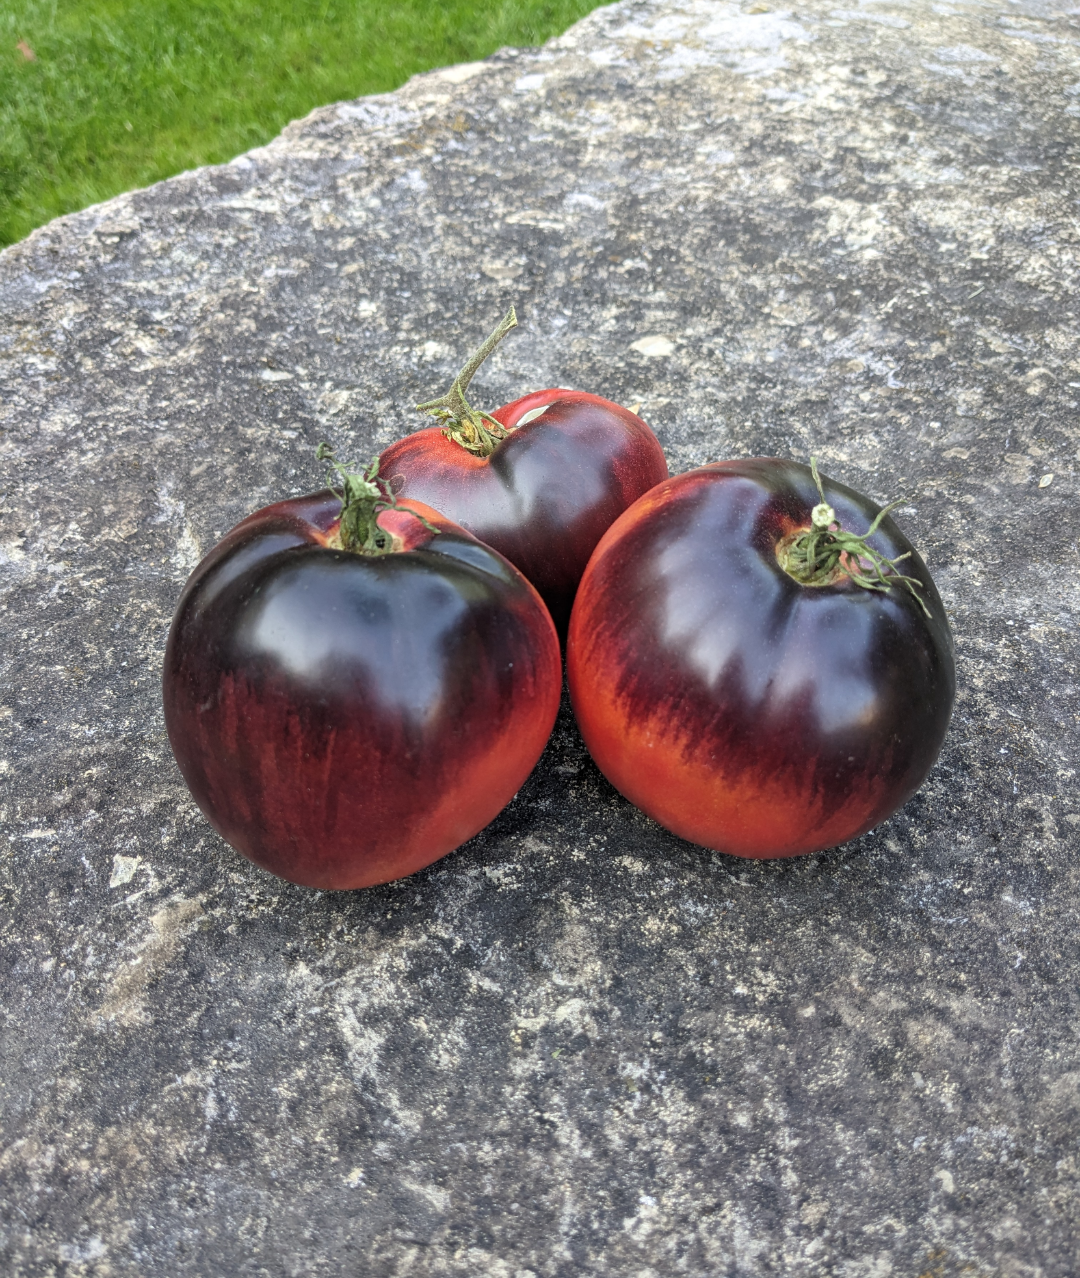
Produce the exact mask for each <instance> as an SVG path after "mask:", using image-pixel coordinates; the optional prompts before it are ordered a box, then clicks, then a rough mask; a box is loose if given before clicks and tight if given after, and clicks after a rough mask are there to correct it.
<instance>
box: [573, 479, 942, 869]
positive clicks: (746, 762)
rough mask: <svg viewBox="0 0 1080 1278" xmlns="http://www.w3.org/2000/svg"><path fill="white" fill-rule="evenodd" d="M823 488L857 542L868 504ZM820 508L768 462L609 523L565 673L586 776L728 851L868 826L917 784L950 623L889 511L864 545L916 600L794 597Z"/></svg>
mask: <svg viewBox="0 0 1080 1278" xmlns="http://www.w3.org/2000/svg"><path fill="white" fill-rule="evenodd" d="M824 489H825V496H826V499H827V502H828V504H830V505H831V506H832V507H833V508H834V510H835V514H836V517H837V519H838V520H839V522H840V525H841V526H842V527H843V528H844V529H849V530H851V529H853V530H855V531H856V532H858V533H860V534H861V533H865V532H866V531H867V529H868V528H869V526H870V525H871V523H872V522H873V520H874V518H875V517H876V516H877V515H878V513H879V509H880V508H879V507H878V506H877V505H875V504H874V503H873V502H872V501H870V500H869V499H868V498H866V497H863V496H861V495H860V494H859V493H857V492H855V491H854V490H853V489H851V488H847V487H845V486H844V485H842V484H837V483H832V482H830V481H827V480H826V481H825V483H824ZM818 502H819V494H818V492H817V490H816V488H815V484H814V480H813V477H812V475H811V472H810V470H809V469H808V468H807V467H806V466H802V465H799V464H798V463H795V462H788V461H781V460H777V459H774V458H753V459H749V460H743V461H731V462H721V463H717V464H715V465H710V466H704V467H702V468H700V469H698V470H695V471H691V472H690V473H689V474H685V475H680V476H678V477H676V478H674V479H670V480H668V481H666V482H665V483H663V484H661V485H659V486H658V487H657V488H655V489H653V490H652V491H651V492H650V493H648V494H647V495H646V496H645V497H643V498H641V499H640V500H639V501H638V502H636V503H635V505H633V506H632V507H631V508H630V509H629V510H628V511H627V512H626V513H625V514H624V515H622V516H621V517H620V519H619V520H617V521H616V523H615V524H613V525H612V527H611V528H610V529H609V530H608V532H607V533H606V534H605V536H604V538H603V540H602V541H601V542H600V544H599V545H598V546H597V549H596V551H595V553H594V555H593V557H592V559H591V561H590V563H589V565H588V568H587V570H586V572H585V575H584V577H583V579H582V582H581V586H580V588H579V591H578V596H577V601H576V603H575V605H574V611H573V616H572V618H571V623H570V632H569V639H568V643H567V677H568V681H569V686H570V695H571V700H572V702H573V706H574V712H575V714H576V716H577V720H578V724H579V726H580V728H581V732H582V735H583V736H584V739H585V743H586V745H587V746H588V748H589V751H590V753H591V754H592V757H593V758H594V760H595V761H596V763H597V765H598V766H599V768H600V769H601V771H602V772H603V773H604V775H605V776H606V777H607V778H608V779H609V780H610V781H611V782H612V784H613V785H614V786H616V788H617V789H619V790H620V791H621V792H622V793H623V794H624V795H625V796H626V797H627V798H628V799H629V800H630V801H631V802H632V803H634V804H636V805H637V806H638V807H640V808H641V809H642V810H643V811H645V812H646V813H648V814H649V815H650V816H651V817H653V818H654V819H655V820H657V821H658V822H660V824H662V825H664V826H666V827H667V828H668V829H669V830H672V831H674V832H675V833H676V834H678V835H681V836H682V837H683V838H685V839H688V840H690V841H691V842H694V843H698V844H702V845H704V846H706V847H709V848H714V849H717V850H718V851H721V852H726V853H730V854H733V855H736V856H743V857H785V856H797V855H799V854H802V853H806V852H813V851H818V850H821V849H824V848H828V847H833V846H835V845H837V844H840V843H843V842H845V841H847V840H848V839H852V838H854V837H856V836H857V835H859V834H863V833H865V832H866V831H867V830H870V829H872V828H873V827H874V826H875V825H877V824H879V823H880V822H881V821H883V820H884V819H885V818H886V817H888V816H890V815H891V814H892V813H893V812H895V811H896V810H897V809H898V808H899V807H900V806H901V805H902V804H903V803H904V802H905V801H906V800H907V799H908V798H909V797H910V796H911V795H912V794H913V793H914V792H915V791H916V790H917V789H918V787H919V786H920V785H921V784H922V782H923V780H924V779H925V777H926V775H927V773H928V772H929V770H930V768H931V766H932V765H933V763H934V761H935V759H936V758H937V756H938V753H939V751H940V749H941V745H942V742H943V740H944V737H945V732H946V729H947V726H948V723H949V717H950V713H951V710H952V704H953V698H954V695H955V672H954V664H953V647H952V637H951V634H950V631H949V625H948V621H947V618H946V615H945V610H944V607H943V605H942V602H941V599H940V597H939V595H938V592H937V590H936V589H935V587H934V583H933V580H932V579H931V577H930V574H929V572H928V570H927V568H926V565H925V564H924V563H923V561H922V560H921V559H920V558H919V556H918V554H917V553H916V552H915V551H914V549H913V548H912V547H911V545H910V543H909V542H908V541H907V539H906V538H905V537H904V535H903V534H902V533H901V532H900V530H899V529H898V528H897V526H896V524H895V523H894V522H893V520H892V519H891V518H890V517H888V516H886V517H885V518H884V520H883V521H882V523H881V526H880V528H879V529H878V531H877V532H876V533H875V534H874V535H873V536H872V537H871V538H869V539H868V541H869V544H870V545H871V546H872V547H873V548H874V549H875V550H877V551H878V552H879V553H880V554H882V555H883V556H885V557H886V558H887V559H890V560H892V559H896V558H897V557H899V556H905V555H907V556H909V557H907V558H904V559H903V560H902V562H901V563H900V565H899V566H898V568H897V569H896V572H898V573H903V574H905V575H907V576H909V577H910V578H911V579H912V581H913V583H914V584H913V585H912V586H911V588H903V587H902V585H895V584H894V585H893V587H892V588H891V589H889V590H888V591H884V592H882V591H876V590H869V589H863V588H861V587H860V586H858V585H857V584H856V583H855V582H853V581H852V580H851V579H850V577H848V576H846V575H843V574H841V575H839V576H838V578H837V579H836V580H835V581H833V582H831V583H830V584H827V585H824V586H807V585H802V584H800V583H799V582H798V581H796V580H794V579H793V578H792V577H791V576H790V575H789V574H788V573H787V572H786V571H785V570H784V568H783V567H781V565H780V562H779V560H778V558H777V551H778V548H779V547H781V546H782V544H783V543H784V539H785V538H789V537H790V536H791V534H792V533H794V532H796V531H797V530H800V529H808V528H810V526H811V511H812V510H814V508H815V507H817V506H818Z"/></svg>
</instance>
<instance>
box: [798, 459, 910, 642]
mask: <svg viewBox="0 0 1080 1278" xmlns="http://www.w3.org/2000/svg"><path fill="white" fill-rule="evenodd" d="M810 473H811V474H812V475H813V476H814V483H815V484H816V485H817V490H818V496H819V497H820V498H821V501H820V502H819V504H818V505H816V506H815V507H814V509H813V510H812V511H811V512H810V527H809V528H805V529H802V530H801V531H799V532H797V533H792V534H789V536H787V537H784V538H783V539H782V540H781V541H780V542H779V543H778V545H777V547H776V558H777V560H778V561H779V564H780V567H781V568H783V570H784V571H785V572H786V573H787V574H788V576H789V577H793V578H794V579H795V580H796V581H797V582H798V583H799V584H800V585H802V586H831V585H832V584H833V583H834V582H835V581H837V580H838V579H839V578H840V577H847V578H848V579H849V580H850V581H853V582H854V583H855V585H856V586H861V587H862V588H863V590H877V591H880V592H882V593H883V594H885V593H888V592H889V591H890V590H891V589H892V588H893V586H894V585H902V586H904V587H905V588H906V589H907V590H908V591H910V593H911V595H912V597H913V598H914V599H915V600H917V602H918V604H919V607H920V608H922V610H923V612H924V613H926V615H927V616H928V617H929V616H930V610H929V608H927V606H926V603H925V601H924V600H923V597H922V595H920V594H919V593H918V591H919V590H922V588H923V584H922V582H921V581H919V580H918V578H917V577H905V576H904V575H903V574H902V573H899V572H897V571H896V565H897V564H899V563H902V562H903V561H904V560H905V559H908V558H910V556H911V551H910V550H909V551H907V552H906V553H905V554H902V555H897V556H896V558H895V559H888V558H886V557H885V556H884V555H882V554H880V553H879V552H878V551H876V550H875V549H874V548H873V546H871V545H870V544H869V541H868V538H870V537H872V536H873V535H874V533H876V532H877V530H878V528H880V527H881V521H882V520H883V519H884V518H885V516H886V515H887V514H888V513H889V512H890V511H891V510H895V509H896V507H897V506H900V505H902V504H903V502H902V501H894V502H890V504H889V505H888V506H885V507H884V508H883V509H881V510H879V511H878V513H877V517H876V518H875V520H874V522H873V523H872V524H871V525H870V527H869V528H868V529H867V530H866V532H864V533H863V534H862V535H861V536H859V535H858V534H856V533H851V532H845V531H844V529H842V528H841V527H840V525H839V523H838V522H837V519H836V511H835V510H833V508H832V506H830V505H829V503H828V502H827V501H826V500H825V490H824V488H823V487H822V484H821V476H820V475H819V474H818V468H817V458H816V457H811V458H810Z"/></svg>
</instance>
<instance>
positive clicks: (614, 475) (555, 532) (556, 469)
mask: <svg viewBox="0 0 1080 1278" xmlns="http://www.w3.org/2000/svg"><path fill="white" fill-rule="evenodd" d="M491 416H492V417H494V418H495V419H496V420H497V421H498V422H499V423H500V424H501V425H502V426H504V427H506V428H507V429H508V430H509V431H510V433H509V435H507V437H506V438H504V439H502V440H501V441H500V442H498V443H497V445H496V446H495V448H494V451H493V452H492V453H491V454H490V455H489V456H477V455H475V454H474V453H471V452H469V451H467V450H466V449H465V448H463V447H461V445H460V444H458V443H457V442H456V441H455V440H453V439H451V438H449V436H448V435H447V434H446V433H444V431H443V430H441V429H439V428H438V427H428V428H427V429H425V430H419V431H416V432H415V433H414V434H412V435H408V436H406V437H405V438H404V439H400V440H398V441H397V443H395V444H392V445H391V446H390V447H389V448H387V449H386V450H385V451H384V452H383V454H382V456H381V458H380V469H381V472H382V474H383V475H385V476H387V477H388V478H390V479H391V481H392V482H393V484H394V487H395V491H396V492H397V493H398V495H399V497H401V498H402V499H404V500H408V501H422V502H424V503H425V504H426V505H428V506H431V507H433V508H434V509H435V510H440V511H442V513H443V514H444V515H446V516H447V518H449V519H452V520H454V522H455V523H458V524H460V525H461V527H463V528H466V529H468V531H469V532H471V533H473V534H474V535H475V536H476V537H479V539H480V540H481V541H483V542H485V543H486V544H487V545H489V546H493V547H494V548H495V549H496V550H498V551H499V553H500V554H502V555H505V556H506V558H507V559H509V560H510V562H511V563H512V564H514V565H515V566H516V567H517V568H519V569H520V570H521V571H522V572H523V573H524V574H525V576H526V577H528V579H529V580H530V581H531V582H532V583H533V585H534V586H535V587H536V589H537V590H538V591H539V592H540V595H541V597H542V598H543V600H544V602H545V603H546V604H547V606H548V608H549V610H550V611H551V615H552V618H553V619H554V621H555V625H556V628H557V629H558V631H559V633H560V634H565V632H566V626H567V623H568V621H569V617H570V609H571V606H572V604H573V601H574V594H575V592H576V590H577V586H578V582H579V581H580V580H581V574H582V573H583V572H584V570H585V565H586V564H587V563H588V561H589V556H590V555H591V554H592V552H593V550H594V548H595V547H596V544H597V542H598V541H599V540H600V538H601V537H602V536H603V535H604V533H605V532H606V531H607V529H608V528H609V527H610V525H611V524H612V523H613V521H614V520H615V519H617V518H618V516H619V515H621V514H622V512H623V511H624V510H626V508H627V507H628V506H630V505H631V504H632V503H633V502H634V501H636V500H637V499H638V498H639V497H640V496H641V495H642V494H643V493H646V492H648V490H649V489H650V488H652V487H653V485H654V484H657V483H659V482H660V481H661V480H663V479H666V478H667V474H668V469H667V462H666V461H665V459H664V453H663V450H662V449H661V447H660V443H659V441H658V440H657V438H656V436H655V435H654V434H653V432H652V431H651V430H650V429H649V427H648V426H647V425H646V424H645V422H643V421H642V420H641V418H640V417H638V416H637V415H636V414H635V413H632V412H630V411H629V409H626V408H623V407H621V406H620V405H618V404H614V403H612V402H611V401H610V400H606V399H603V398H601V397H600V396H599V395H591V394H589V393H587V392H585V391H569V390H558V389H549V390H542V391H534V392H532V393H531V394H529V395H526V396H524V397H522V398H521V399H518V400H515V401H514V402H513V403H511V404H506V405H504V406H503V407H502V408H499V409H497V410H496V411H495V412H494V413H492V414H491Z"/></svg>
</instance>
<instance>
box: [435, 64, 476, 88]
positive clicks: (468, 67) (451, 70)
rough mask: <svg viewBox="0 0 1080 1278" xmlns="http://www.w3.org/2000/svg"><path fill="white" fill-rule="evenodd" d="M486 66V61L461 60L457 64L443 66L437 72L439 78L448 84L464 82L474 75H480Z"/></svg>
mask: <svg viewBox="0 0 1080 1278" xmlns="http://www.w3.org/2000/svg"><path fill="white" fill-rule="evenodd" d="M486 66H487V63H485V62H459V63H458V64H457V65H456V66H452V67H443V69H442V70H441V71H437V72H436V73H435V74H436V77H437V78H438V79H440V80H445V81H446V83H447V84H464V83H465V81H466V80H471V79H472V78H473V76H476V75H480V74H481V73H482V72H483V71H484V70H485V68H486Z"/></svg>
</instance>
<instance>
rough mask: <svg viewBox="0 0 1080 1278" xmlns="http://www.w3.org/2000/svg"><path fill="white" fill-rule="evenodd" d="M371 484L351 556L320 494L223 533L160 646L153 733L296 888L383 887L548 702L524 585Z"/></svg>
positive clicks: (434, 854)
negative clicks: (158, 732) (157, 718)
mask: <svg viewBox="0 0 1080 1278" xmlns="http://www.w3.org/2000/svg"><path fill="white" fill-rule="evenodd" d="M372 475H373V472H372V471H370V470H369V472H368V474H367V476H366V477H365V480H366V482H368V484H369V486H371V484H372ZM354 478H355V477H354ZM374 488H375V489H376V491H379V492H380V493H381V496H382V498H383V500H381V501H376V500H375V499H374V498H373V499H371V500H370V501H369V502H368V507H369V508H368V509H367V510H366V512H361V513H362V514H365V513H366V516H367V521H366V523H363V521H361V523H362V524H363V526H362V527H360V528H359V531H358V532H357V530H356V529H354V530H353V532H354V536H353V539H352V548H350V549H345V548H342V546H343V543H344V544H349V543H348V540H347V539H346V538H345V536H344V533H345V532H347V531H348V528H347V527H346V521H347V520H348V518H349V509H350V508H349V507H346V511H345V520H343V519H342V518H341V516H342V500H341V495H340V494H338V493H335V492H333V491H331V490H327V491H325V492H320V493H316V494H314V495H312V496H309V497H301V498H297V499H295V500H291V501H282V502H278V503H277V504H276V505H273V506H268V507H266V508H265V509H264V510H260V511H258V512H256V513H255V514H254V515H252V516H250V517H249V518H248V519H245V520H244V521H243V523H241V524H238V525H237V526H236V527H235V528H234V529H232V531H231V532H229V533H228V534H227V535H226V537H225V538H224V539H223V540H222V541H221V542H220V543H219V544H218V545H217V546H216V547H215V548H214V549H213V550H212V551H211V552H210V553H209V554H208V555H207V556H206V558H205V559H204V560H203V561H202V563H200V564H199V565H198V567H197V568H196V569H195V571H194V572H193V573H192V575H191V578H190V579H189V581H188V583H187V585H186V586H185V588H184V591H183V594H182V596H181V599H180V603H179V606H178V608H177V611H176V616H175V619H174V621H173V624H172V630H171V632H170V634H169V640H168V647H167V651H166V657H165V672H164V699H165V722H166V726H167V729H168V733H169V740H170V742H171V744H172V748H173V751H174V753H175V755H176V759H177V762H178V763H179V765H180V770H181V772H182V773H183V775H184V779H185V781H186V782H187V784H188V786H189V787H190V789H191V792H192V794H193V795H194V796H195V799H196V801H197V802H198V804H199V806H200V807H201V808H202V810H203V812H204V813H205V814H206V816H207V817H208V818H209V820H210V822H211V824H212V825H213V826H214V828H215V829H216V830H217V831H218V832H219V833H220V834H221V835H222V836H223V837H224V838H225V839H226V840H227V841H228V842H229V843H231V844H232V846H233V847H234V848H236V849H237V850H238V851H240V852H242V853H243V854H244V855H245V856H247V857H249V858H250V859H251V860H252V861H254V862H255V863H256V864H257V865H261V866H262V867H263V868H264V869H267V870H271V871H272V872H273V873H275V874H278V875H281V876H282V877H283V878H286V879H290V880H292V882H294V883H300V884H304V885H306V886H308V887H318V888H357V887H366V886H368V885H370V884H374V883H385V882H388V881H389V880H391V879H396V878H400V877H401V876H403V875H406V874H411V873H413V871H415V870H418V869H420V868H421V867H423V866H425V865H428V864H429V863H430V862H432V861H435V860H436V859H438V858H439V857H441V856H443V855H444V854H445V853H447V852H449V851H451V850H452V849H453V848H456V847H457V846H458V845H459V844H461V843H463V842H464V841H465V840H466V839H469V838H471V837H472V836H473V835H474V834H476V833H477V832H478V831H479V830H481V829H482V828H483V827H484V826H485V825H487V824H488V823H489V822H490V821H491V820H492V819H493V818H494V817H495V816H496V814H497V813H498V812H499V811H500V810H501V809H502V808H503V807H504V806H505V805H506V804H507V803H508V802H509V800H510V799H511V798H512V797H513V795H514V794H515V792H516V791H517V790H518V788H519V787H520V786H521V784H522V782H523V781H524V780H525V778H526V776H527V775H528V774H529V772H530V771H531V769H532V767H533V765H534V764H535V763H536V761H537V759H538V758H539V756H540V753H541V751H542V750H543V748H544V745H545V743H546V742H547V739H548V736H549V735H550V733H551V729H552V726H553V724H554V721H555V714H556V711H557V709H558V705H559V696H560V688H561V668H560V653H559V644H558V640H557V638H556V635H555V631H554V628H553V626H552V623H551V619H550V617H549V616H548V614H547V611H546V609H545V608H544V605H543V604H542V602H541V601H540V598H539V596H538V595H537V594H536V591H535V590H534V589H533V587H532V586H531V585H530V584H529V583H528V581H526V579H525V578H524V577H523V576H522V575H521V574H520V573H519V572H518V571H517V570H516V569H515V568H513V567H512V566H511V565H510V564H509V563H507V562H506V560H505V559H503V558H502V557H501V556H500V555H499V554H497V553H496V552H495V551H493V550H491V549H490V548H489V547H487V546H484V545H482V544H481V543H480V542H478V541H477V540H476V538H474V537H472V536H471V535H470V534H469V533H467V532H465V531H464V530H463V529H461V528H459V527H457V526H456V525H455V524H453V523H452V522H450V521H449V520H448V519H446V518H445V517H443V516H442V515H439V514H436V513H435V512H434V511H432V510H429V509H427V508H425V507H423V506H421V505H420V504H419V503H416V502H413V503H410V504H409V507H408V508H405V507H403V506H401V505H400V504H396V503H394V502H393V501H392V498H390V496H389V493H388V491H386V490H383V489H379V487H378V483H377V482H376V483H375V484H374ZM395 505H396V508H394V506H395Z"/></svg>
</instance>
